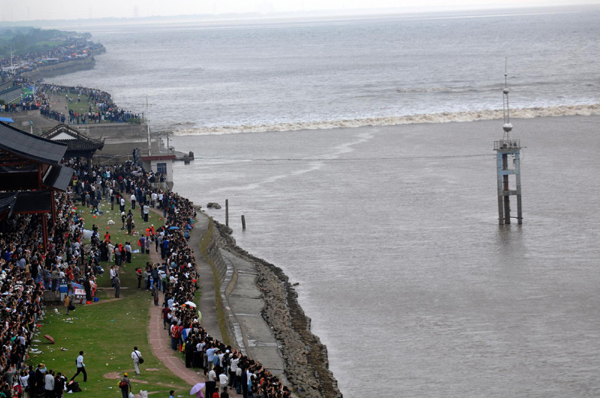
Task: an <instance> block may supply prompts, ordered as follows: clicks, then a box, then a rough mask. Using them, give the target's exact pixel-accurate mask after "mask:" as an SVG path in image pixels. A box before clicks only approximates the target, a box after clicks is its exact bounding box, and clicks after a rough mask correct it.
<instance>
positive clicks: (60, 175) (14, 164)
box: [0, 123, 74, 248]
mask: <svg viewBox="0 0 600 398" xmlns="http://www.w3.org/2000/svg"><path fill="white" fill-rule="evenodd" d="M66 151H67V144H64V143H60V142H54V141H51V140H48V139H44V138H41V137H38V136H35V135H32V134H29V133H27V132H25V131H21V130H19V129H16V128H14V127H12V126H9V125H8V124H5V123H0V221H2V220H4V219H6V218H7V217H10V216H12V215H13V214H42V227H43V238H44V247H45V248H47V247H48V217H45V216H44V215H45V214H52V223H53V224H54V223H55V222H56V204H55V199H54V193H55V192H56V191H66V190H67V188H68V186H69V183H70V182H71V179H72V177H73V173H74V171H73V169H71V168H69V167H64V166H61V165H60V162H61V160H62V159H63V157H64V156H65V153H66Z"/></svg>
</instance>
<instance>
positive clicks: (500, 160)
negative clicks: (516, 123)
mask: <svg viewBox="0 0 600 398" xmlns="http://www.w3.org/2000/svg"><path fill="white" fill-rule="evenodd" d="M508 93H509V90H508V72H507V69H506V67H505V69H504V89H503V90H502V95H503V101H502V105H503V108H504V125H503V126H502V128H503V130H504V134H503V136H502V139H501V140H499V141H494V150H495V151H496V167H497V178H498V223H499V224H500V225H504V224H510V219H511V218H516V219H517V223H518V224H523V212H522V207H521V142H520V140H517V139H514V138H511V137H510V132H511V131H512V124H511V123H510V108H509V103H508ZM511 187H513V188H512V189H511ZM511 196H516V197H517V217H511V213H510V210H511V209H510V197H511Z"/></svg>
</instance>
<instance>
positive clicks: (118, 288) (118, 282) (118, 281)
mask: <svg viewBox="0 0 600 398" xmlns="http://www.w3.org/2000/svg"><path fill="white" fill-rule="evenodd" d="M113 286H114V287H115V298H119V297H120V295H121V279H120V278H119V274H115V277H114V278H113Z"/></svg>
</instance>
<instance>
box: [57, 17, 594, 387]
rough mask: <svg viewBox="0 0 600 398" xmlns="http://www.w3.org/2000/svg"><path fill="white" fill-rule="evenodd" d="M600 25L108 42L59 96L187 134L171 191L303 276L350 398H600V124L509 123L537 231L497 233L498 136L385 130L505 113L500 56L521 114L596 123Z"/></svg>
mask: <svg viewBox="0 0 600 398" xmlns="http://www.w3.org/2000/svg"><path fill="white" fill-rule="evenodd" d="M598 15H599V13H598V9H597V8H590V9H586V10H584V11H581V10H573V9H563V10H559V11H556V10H550V11H549V10H538V11H535V12H533V11H532V12H529V11H528V12H523V11H519V12H512V13H503V14H502V15H499V14H498V15H462V16H460V15H455V14H452V15H446V16H443V15H442V16H439V15H436V16H427V17H419V18H416V17H415V18H405V17H402V18H392V17H390V18H387V17H386V18H381V19H373V18H371V19H368V20H354V21H329V22H327V21H321V22H318V23H316V22H315V23H312V22H302V23H280V24H277V23H275V24H267V25H261V24H249V25H245V26H241V25H231V26H221V25H211V26H204V25H202V24H199V25H193V24H190V23H188V24H185V25H174V24H165V25H156V26H136V27H132V26H114V27H97V28H93V29H92V28H90V29H84V30H88V31H92V33H93V34H94V39H95V40H99V41H101V42H103V43H104V44H105V45H106V47H107V51H108V52H107V53H106V54H104V55H101V56H98V57H97V61H96V68H95V69H94V70H91V71H82V72H78V73H74V74H70V75H65V76H62V77H58V78H54V79H52V81H54V82H56V83H60V84H69V85H71V84H73V85H75V84H82V85H85V86H91V87H97V88H101V89H104V90H107V91H109V92H111V93H112V94H113V95H114V98H115V100H116V102H117V103H118V104H119V105H120V106H123V107H125V108H128V109H131V110H133V111H140V112H141V111H144V112H145V113H146V115H147V116H148V115H149V116H150V121H151V122H150V124H151V126H152V127H153V128H154V129H156V130H164V129H169V130H174V131H176V132H177V134H179V135H176V136H174V137H172V141H171V142H172V145H174V146H175V147H176V148H177V149H178V150H182V151H193V152H194V153H195V155H196V160H195V161H194V162H193V163H192V164H191V165H188V166H185V165H184V164H183V163H177V164H176V165H175V167H174V178H175V190H177V191H178V192H180V193H181V194H183V195H185V196H187V197H189V198H191V199H192V200H193V201H194V202H195V203H196V204H201V205H203V206H205V205H206V203H207V202H211V201H216V202H219V203H221V204H222V205H224V201H225V199H229V202H230V207H231V209H230V213H231V216H230V225H231V226H232V228H233V229H234V236H235V238H236V239H237V241H238V244H239V245H240V246H242V247H243V248H245V249H247V250H248V251H250V252H251V253H252V254H254V255H256V256H258V257H262V258H264V259H266V260H268V261H270V262H272V263H274V264H276V265H278V266H280V267H281V268H282V269H283V270H284V271H285V272H286V274H288V275H289V276H290V278H291V281H292V282H298V283H299V286H298V287H297V290H298V292H299V300H300V304H301V305H302V306H303V308H304V309H305V311H306V313H307V315H308V316H310V317H311V318H312V319H313V331H314V332H315V333H316V334H317V335H318V336H320V337H321V339H322V341H323V342H324V343H325V344H326V345H327V346H328V348H329V354H330V364H331V369H332V370H333V372H334V375H335V376H336V378H337V379H338V381H339V386H340V389H341V391H342V392H343V393H344V395H345V396H346V397H351V398H352V397H364V396H382V397H396V396H402V397H442V396H444V397H457V398H458V397H461V398H464V397H472V398H479V397H542V396H543V397H566V396H568V397H594V396H598V395H600V380H599V378H598V377H597V370H598V369H599V368H600V343H599V340H600V315H599V313H598V308H600V290H599V289H598V286H599V285H600V269H599V268H598V259H599V258H600V247H599V245H598V241H599V238H600V232H599V231H600V229H599V227H598V225H599V224H600V216H599V213H598V204H599V201H598V197H599V193H600V192H599V190H600V188H599V183H600V179H599V178H598V175H599V173H600V166H599V162H598V160H597V153H598V150H599V149H600V136H599V135H598V124H599V122H600V117H598V116H586V117H584V116H567V117H547V118H535V119H515V120H513V124H514V125H515V129H514V137H516V138H520V139H521V142H522V145H523V146H525V147H526V148H525V149H524V150H523V162H522V181H523V215H524V224H523V225H522V226H518V225H515V224H513V225H509V226H504V227H499V226H498V221H497V197H496V176H495V153H494V151H493V141H494V140H497V139H500V138H502V129H501V127H502V124H501V121H498V120H490V121H470V122H466V123H444V124H442V123H429V124H424V123H420V124H419V123H417V124H405V125H399V126H383V124H389V123H390V122H393V121H400V122H411V121H412V122H419V121H425V120H428V121H447V120H474V119H478V118H480V116H481V115H483V116H481V118H484V119H485V118H489V117H491V116H490V115H491V114H490V111H491V110H494V109H498V108H501V104H502V102H501V100H502V98H501V90H500V87H501V85H502V81H503V72H504V57H505V56H507V55H509V56H511V57H512V58H509V71H510V73H509V77H510V79H509V84H510V85H511V88H512V91H511V100H512V101H513V102H512V103H513V106H514V107H515V108H533V107H539V109H534V110H531V111H528V112H525V113H522V114H521V116H534V115H539V114H551V115H563V114H568V113H569V112H567V111H565V109H572V107H573V106H580V107H581V108H579V111H578V112H580V113H583V114H589V113H594V112H593V109H594V106H596V109H597V105H595V104H598V103H599V102H600V101H599V97H600V96H599V95H598V85H599V84H600V71H599V69H598V65H597V59H598V57H599V56H600V41H599V40H598V38H599V37H600V34H599V32H600V25H598V23H597V21H598ZM146 94H147V95H148V107H145V102H146ZM441 112H447V113H446V114H442V115H440V113H441ZM461 112H463V113H461ZM517 114H518V113H517ZM409 115H419V116H417V117H412V118H409V117H408V116H409ZM478 115H479V116H478ZM366 118H372V120H371V122H369V123H371V124H374V125H375V126H371V127H357V128H343V129H325V130H323V129H318V130H307V129H306V128H325V127H332V126H336V125H340V126H353V125H361V124H364V123H361V122H360V120H364V119H366ZM340 121H344V122H341V123H340ZM357 121H358V122H357ZM369 123H367V124H369ZM286 129H296V131H276V132H268V131H263V130H286ZM235 131H252V132H251V133H240V134H225V133H228V132H235ZM199 133H204V134H200V135H199ZM515 207H516V204H513V209H514V208H515ZM210 214H211V215H213V216H214V217H215V218H216V219H218V220H219V221H222V222H224V210H220V211H210ZM241 215H245V217H246V220H247V224H248V228H247V230H246V231H242V230H241V223H240V217H241Z"/></svg>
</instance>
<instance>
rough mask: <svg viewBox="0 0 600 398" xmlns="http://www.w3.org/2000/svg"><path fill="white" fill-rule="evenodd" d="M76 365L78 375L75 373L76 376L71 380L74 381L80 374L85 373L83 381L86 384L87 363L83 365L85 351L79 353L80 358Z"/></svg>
mask: <svg viewBox="0 0 600 398" xmlns="http://www.w3.org/2000/svg"><path fill="white" fill-rule="evenodd" d="M75 363H76V364H77V373H75V376H73V377H71V380H74V379H75V377H77V375H78V374H79V373H83V381H84V382H86V381H87V372H86V371H85V363H83V351H79V356H78V357H77V360H76V361H75Z"/></svg>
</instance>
